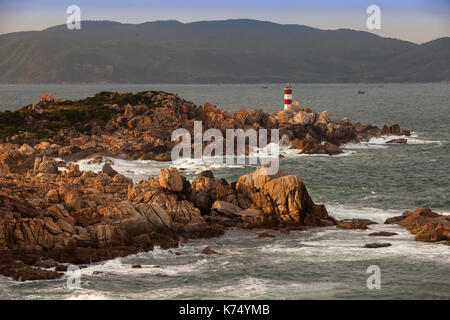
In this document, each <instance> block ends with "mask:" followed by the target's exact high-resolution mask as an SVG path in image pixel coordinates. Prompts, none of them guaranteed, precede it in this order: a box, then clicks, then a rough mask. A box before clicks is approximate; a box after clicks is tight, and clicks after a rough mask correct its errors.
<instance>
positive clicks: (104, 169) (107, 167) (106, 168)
mask: <svg viewBox="0 0 450 320" xmlns="http://www.w3.org/2000/svg"><path fill="white" fill-rule="evenodd" d="M102 172H103V173H104V174H106V175H108V176H110V177H114V176H115V175H117V174H118V173H117V171H116V170H114V169H113V168H112V167H111V165H110V164H109V163H105V164H104V165H103V167H102Z"/></svg>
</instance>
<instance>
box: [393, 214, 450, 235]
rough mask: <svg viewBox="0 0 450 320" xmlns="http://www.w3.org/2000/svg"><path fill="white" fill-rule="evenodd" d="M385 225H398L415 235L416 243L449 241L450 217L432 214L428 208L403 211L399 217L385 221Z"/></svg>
mask: <svg viewBox="0 0 450 320" xmlns="http://www.w3.org/2000/svg"><path fill="white" fill-rule="evenodd" d="M384 223H385V224H399V225H400V226H402V227H406V228H407V229H408V230H409V231H411V233H412V234H415V235H416V238H415V239H416V241H428V242H437V241H448V240H450V216H445V215H441V214H438V213H435V212H432V211H431V209H429V208H418V209H416V210H414V211H405V212H403V214H402V215H401V216H397V217H392V218H389V219H387V220H386V221H385V222H384Z"/></svg>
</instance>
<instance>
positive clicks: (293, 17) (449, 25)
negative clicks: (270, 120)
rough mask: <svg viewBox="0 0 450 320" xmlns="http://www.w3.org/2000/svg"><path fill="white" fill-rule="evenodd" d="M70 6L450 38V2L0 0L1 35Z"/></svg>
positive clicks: (139, 16)
mask: <svg viewBox="0 0 450 320" xmlns="http://www.w3.org/2000/svg"><path fill="white" fill-rule="evenodd" d="M71 4H75V5H78V6H79V7H80V8H81V19H82V20H113V21H119V22H124V23H142V22H146V21H154V20H172V19H174V20H179V21H181V22H191V21H198V20H223V19H236V18H250V19H258V20H269V21H273V22H278V23H292V24H302V25H308V26H312V27H317V28H320V29H338V28H349V29H355V30H365V31H370V32H373V33H376V34H378V35H381V36H385V37H393V38H399V39H404V40H408V41H412V42H417V43H423V42H427V41H430V40H433V39H436V38H439V37H444V36H450V0H408V1H407V0H368V1H366V0H347V1H344V0H342V1H337V0H308V1H304V0H296V1H293V0H285V1H280V0H276V1H275V0H270V1H266V0H257V1H256V0H239V1H237V0H220V1H218V0H148V1H143V0H141V1H139V0H128V1H116V0H108V1H106V0H100V1H92V0H91V1H88V0H71V1H65V0H36V1H32V0H0V34H2V33H9V32H15V31H26V30H42V29H45V28H47V27H49V26H54V25H59V24H65V23H66V19H67V17H68V14H67V13H66V9H67V7H68V6H69V5H71ZM373 4H375V5H378V6H379V7H380V9H381V29H380V30H368V29H367V27H366V20H367V17H368V14H367V13H366V9H367V7H368V6H369V5H373Z"/></svg>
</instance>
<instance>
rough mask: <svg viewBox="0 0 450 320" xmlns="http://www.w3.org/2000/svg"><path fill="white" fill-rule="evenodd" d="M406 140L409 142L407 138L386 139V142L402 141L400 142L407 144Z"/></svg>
mask: <svg viewBox="0 0 450 320" xmlns="http://www.w3.org/2000/svg"><path fill="white" fill-rule="evenodd" d="M406 142H408V140H407V139H405V138H399V139H392V140H389V141H386V143H400V144H406Z"/></svg>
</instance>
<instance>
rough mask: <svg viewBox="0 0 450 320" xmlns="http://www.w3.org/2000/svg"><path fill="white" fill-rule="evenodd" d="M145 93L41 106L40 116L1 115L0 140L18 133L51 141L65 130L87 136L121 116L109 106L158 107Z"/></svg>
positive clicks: (19, 112) (103, 94) (32, 113)
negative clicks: (96, 127) (98, 127)
mask: <svg viewBox="0 0 450 320" xmlns="http://www.w3.org/2000/svg"><path fill="white" fill-rule="evenodd" d="M146 93H147V91H142V92H138V93H136V94H133V93H117V92H109V91H102V92H99V93H97V94H96V95H95V96H93V97H88V98H85V99H82V100H78V101H69V100H66V101H64V102H59V103H55V105H56V107H52V108H51V109H50V108H48V107H47V106H45V105H42V108H43V109H44V112H42V113H39V112H37V111H35V110H29V109H28V108H22V109H19V110H16V111H13V112H11V111H4V112H0V140H1V141H4V140H5V138H6V137H9V136H13V135H16V134H18V133H20V132H30V133H33V134H35V135H36V136H37V137H38V138H51V137H53V136H55V135H56V134H57V133H58V131H59V130H60V129H66V128H74V129H76V130H77V131H79V132H83V133H87V132H88V131H89V130H91V129H92V127H93V126H95V125H100V126H102V125H105V124H106V123H107V122H108V121H109V120H110V119H111V117H112V116H113V115H114V114H117V113H119V112H120V111H118V110H116V109H114V108H111V107H110V105H114V104H117V105H119V106H125V105H126V104H131V105H141V104H145V105H147V107H149V108H153V107H155V106H158V105H159V103H154V102H152V101H151V96H150V97H149V96H146V95H145V94H146ZM46 108H47V109H46ZM15 143H18V144H21V143H23V141H22V139H20V138H19V139H17V140H16V141H15Z"/></svg>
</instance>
